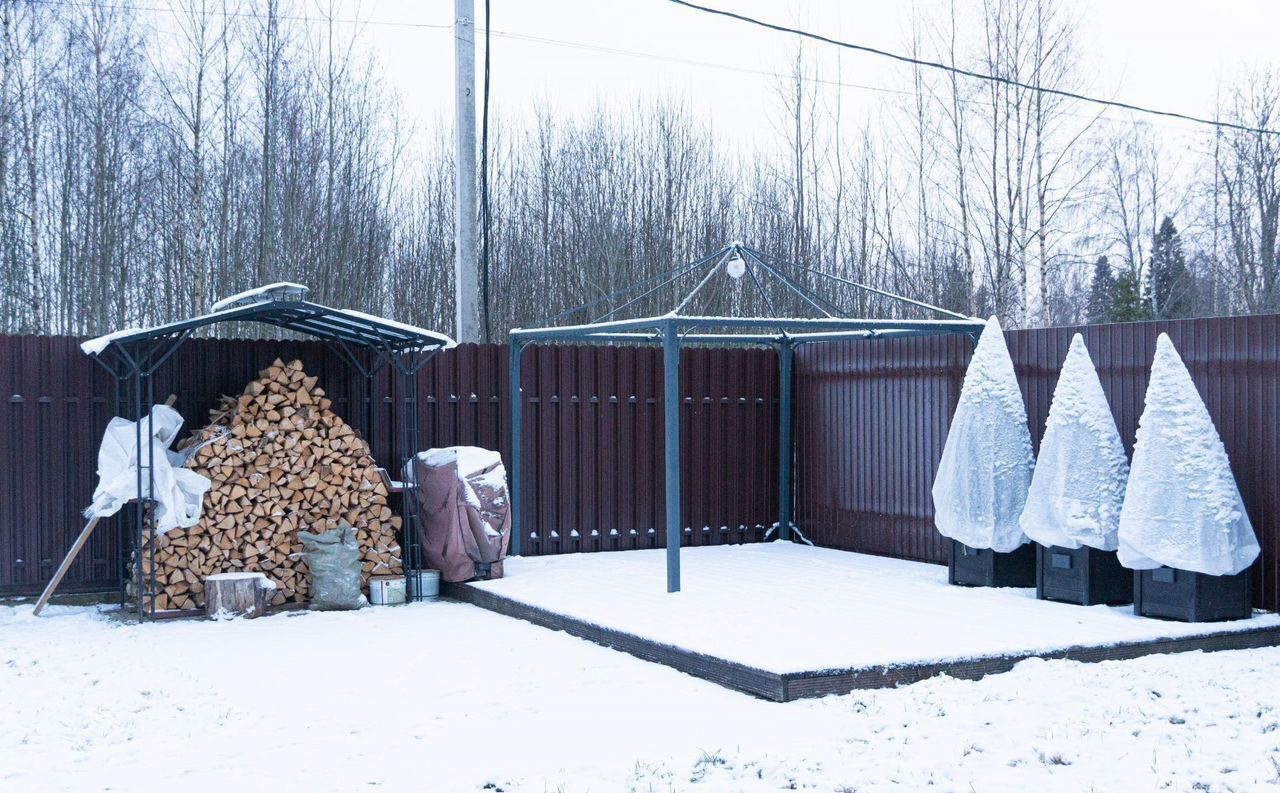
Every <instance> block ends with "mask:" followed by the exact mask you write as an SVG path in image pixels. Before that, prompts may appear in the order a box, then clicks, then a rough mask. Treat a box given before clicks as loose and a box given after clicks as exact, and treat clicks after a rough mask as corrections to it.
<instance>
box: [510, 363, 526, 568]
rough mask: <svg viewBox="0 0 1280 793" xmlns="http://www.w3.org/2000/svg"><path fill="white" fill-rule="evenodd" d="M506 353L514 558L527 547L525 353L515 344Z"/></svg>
mask: <svg viewBox="0 0 1280 793" xmlns="http://www.w3.org/2000/svg"><path fill="white" fill-rule="evenodd" d="M507 352H508V355H509V356H510V358H509V360H508V362H507V371H508V377H507V380H508V382H507V390H508V392H509V395H510V396H509V399H510V409H511V545H510V547H509V549H508V550H509V552H510V554H511V555H512V556H519V555H520V552H521V550H522V548H523V545H524V527H523V526H522V525H521V520H520V510H521V509H522V508H523V507H524V490H523V488H524V477H523V476H522V473H523V472H522V471H521V468H522V467H523V466H522V463H523V460H522V458H521V448H520V447H521V441H522V440H523V439H524V435H523V432H524V429H523V427H524V389H523V387H522V383H521V380H520V357H521V353H523V352H524V345H523V344H521V343H520V342H518V341H512V342H511V346H510V347H509V348H508V350H507Z"/></svg>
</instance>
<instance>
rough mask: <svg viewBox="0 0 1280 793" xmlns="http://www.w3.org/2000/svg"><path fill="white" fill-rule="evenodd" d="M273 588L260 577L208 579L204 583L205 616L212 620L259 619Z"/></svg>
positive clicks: (227, 575) (233, 575) (232, 575)
mask: <svg viewBox="0 0 1280 793" xmlns="http://www.w3.org/2000/svg"><path fill="white" fill-rule="evenodd" d="M275 588H276V587H275V584H273V583H272V582H271V579H269V578H267V577H266V575H264V574H263V573H217V574H216V575H211V576H209V577H208V578H206V579H205V580H204V610H205V614H207V615H208V616H209V617H211V618H213V619H215V620H219V619H231V618H233V617H244V618H246V619H253V618H254V617H260V616H262V615H263V614H264V613H265V612H266V608H267V600H268V599H269V598H270V597H271V595H272V594H274V591H275Z"/></svg>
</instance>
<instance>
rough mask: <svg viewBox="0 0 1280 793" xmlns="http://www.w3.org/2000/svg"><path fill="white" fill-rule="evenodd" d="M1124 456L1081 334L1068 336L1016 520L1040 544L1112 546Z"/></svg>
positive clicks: (1117, 523)
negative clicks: (1029, 486)
mask: <svg viewBox="0 0 1280 793" xmlns="http://www.w3.org/2000/svg"><path fill="white" fill-rule="evenodd" d="M1128 477H1129V461H1128V459H1127V458H1126V457H1125V454H1124V444H1123V443H1122V442H1121V440H1120V432H1119V431H1118V430H1117V429H1116V422H1115V419H1114V418H1113V417H1112V415H1111V408H1110V407H1108V405H1107V396H1106V394H1105V393H1103V391H1102V382H1101V381H1100V380H1099V379H1098V372H1097V370H1096V369H1094V368H1093V361H1092V360H1091V359H1090V358H1089V351H1088V349H1086V348H1085V346H1084V338H1083V337H1081V336H1080V334H1079V333H1077V334H1076V335H1075V337H1074V338H1072V339H1071V348H1070V349H1069V350H1068V351H1067V359H1066V361H1064V362H1063V364H1062V372H1061V373H1060V374H1059V376H1058V386H1057V388H1056V389H1054V392H1053V404H1052V405H1051V406H1050V408H1049V419H1048V421H1047V422H1046V425H1045V431H1044V438H1042V439H1041V441H1040V455H1039V457H1037V458H1036V469H1035V473H1034V474H1033V475H1032V477H1031V489H1030V491H1029V492H1028V493H1027V504H1026V507H1025V508H1024V509H1023V510H1022V519H1021V520H1020V521H1019V522H1020V524H1021V526H1022V530H1023V532H1025V533H1026V535H1027V536H1028V537H1030V538H1031V539H1033V540H1035V541H1036V542H1038V543H1040V544H1041V545H1058V546H1061V547H1063V548H1079V547H1080V546H1081V545H1088V546H1090V547H1092V548H1097V549H1099V550H1102V551H1114V550H1115V549H1116V548H1117V547H1118V545H1119V541H1118V540H1117V538H1116V532H1117V531H1118V530H1119V528H1120V509H1121V507H1122V506H1123V504H1124V488H1125V482H1126V481H1127V480H1128Z"/></svg>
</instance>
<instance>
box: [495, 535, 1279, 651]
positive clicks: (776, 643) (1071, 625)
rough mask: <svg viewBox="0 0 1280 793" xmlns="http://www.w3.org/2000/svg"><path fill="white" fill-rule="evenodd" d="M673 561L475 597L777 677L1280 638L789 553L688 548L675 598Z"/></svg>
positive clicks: (542, 567)
mask: <svg viewBox="0 0 1280 793" xmlns="http://www.w3.org/2000/svg"><path fill="white" fill-rule="evenodd" d="M665 553H666V552H665V551H661V550H657V551H628V552H626V553H603V554H565V555H562V556H542V557H520V558H515V559H509V560H508V561H507V566H506V577H505V578H502V579H498V580H495V581H485V582H481V583H477V584H475V586H480V587H484V588H485V589H489V590H491V591H493V592H495V593H497V594H501V595H503V596H504V597H509V598H512V599H514V600H519V601H521V602H524V603H528V604H530V605H534V606H539V607H542V608H546V609H550V610H552V611H556V612H559V613H562V614H567V615H570V616H573V617H577V618H579V619H583V620H586V621H588V622H591V623H594V624H597V625H604V626H606V627H610V628H613V629H615V630H619V631H622V632H624V633H630V634H633V635H637V636H643V637H646V638H650V639H654V640H656V641H659V642H662V643H664V644H670V645H674V646H676V647H684V648H686V649H690V650H695V651H697V652H704V653H709V654H711V655H714V656H717V657H720V658H726V659H729V660H732V661H737V662H739V663H743V664H747V665H748V666H753V667H756V668H759V669H766V670H769V671H773V672H795V671H804V670H818V669H846V668H853V667H862V666H872V665H883V664H893V663H904V662H919V661H935V660H953V659H961V658H973V657H977V656H984V655H996V654H1012V653H1021V652H1027V651H1044V650H1053V649H1061V648H1064V647H1070V646H1072V645H1079V644H1114V643H1117V642H1125V641H1139V640H1146V639H1162V638H1169V637H1175V636H1189V635H1195V634H1203V633H1206V632H1211V631H1218V630H1240V629H1245V628H1257V627H1265V626H1275V625H1280V616H1277V615H1275V614H1261V613H1259V614H1257V615H1255V616H1254V617H1253V618H1252V619H1249V620H1241V621H1238V622H1231V623H1214V624H1211V625H1204V624H1201V625H1195V624H1188V623H1181V622H1168V621H1164V620H1155V619H1150V618H1146V617H1137V616H1134V614H1133V608H1132V607H1130V606H1122V607H1107V606H1093V607H1089V608H1085V607H1082V606H1075V605H1070V604H1066V603H1051V602H1046V601H1041V600H1036V598H1035V590H1032V589H970V588H966V587H954V586H949V585H948V584H947V569H946V568H945V567H941V566H938V565H931V564H921V563H918V562H907V561H903V560H900V559H886V558H883V557H877V556H867V555H864V554H856V553H847V552H844V551H835V550H830V549H826V548H811V547H808V546H805V545H798V544H794V543H780V542H775V543H762V544H749V545H721V546H711V547H703V548H686V549H684V550H683V551H682V552H681V557H680V558H681V571H682V576H681V580H682V591H681V592H680V593H679V594H677V595H669V594H667V591H666V556H665Z"/></svg>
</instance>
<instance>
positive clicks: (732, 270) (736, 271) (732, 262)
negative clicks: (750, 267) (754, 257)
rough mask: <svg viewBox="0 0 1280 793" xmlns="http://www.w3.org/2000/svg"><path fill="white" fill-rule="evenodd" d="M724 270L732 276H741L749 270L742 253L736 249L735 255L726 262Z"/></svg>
mask: <svg viewBox="0 0 1280 793" xmlns="http://www.w3.org/2000/svg"><path fill="white" fill-rule="evenodd" d="M724 271H725V272H726V273H728V274H729V277H730V278H741V277H742V275H743V273H745V272H746V271H747V263H746V262H745V261H743V260H742V254H741V253H739V252H738V251H736V250H735V251H734V252H733V256H732V257H731V258H730V259H729V261H728V262H726V263H725V266H724Z"/></svg>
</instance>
